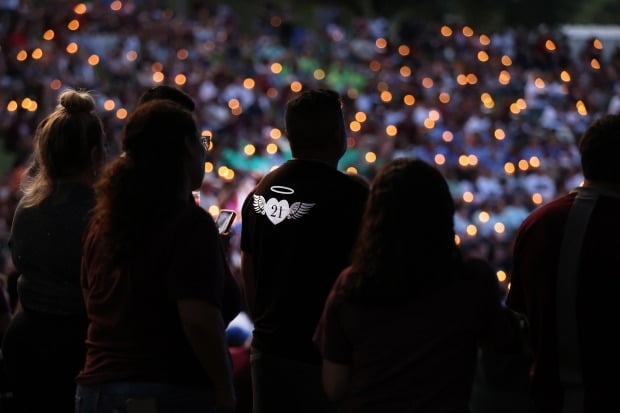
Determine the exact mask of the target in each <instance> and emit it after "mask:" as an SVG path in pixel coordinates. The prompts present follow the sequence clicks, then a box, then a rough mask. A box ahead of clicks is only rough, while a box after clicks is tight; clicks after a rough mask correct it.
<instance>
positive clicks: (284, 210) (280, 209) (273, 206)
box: [265, 198, 290, 225]
mask: <svg viewBox="0 0 620 413" xmlns="http://www.w3.org/2000/svg"><path fill="white" fill-rule="evenodd" d="M289 209H290V208H289V205H288V201H287V200H286V199H283V200H282V201H278V200H277V199H275V198H269V200H268V201H267V203H266V204H265V215H267V218H269V221H271V223H272V224H274V225H277V224H279V223H280V222H282V221H284V220H285V219H286V217H287V216H288V212H289Z"/></svg>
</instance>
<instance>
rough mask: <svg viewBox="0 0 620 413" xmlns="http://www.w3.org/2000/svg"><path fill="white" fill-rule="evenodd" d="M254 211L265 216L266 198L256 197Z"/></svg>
mask: <svg viewBox="0 0 620 413" xmlns="http://www.w3.org/2000/svg"><path fill="white" fill-rule="evenodd" d="M253 205H254V211H256V212H257V213H259V214H261V215H265V197H263V196H261V195H256V194H255V195H254V203H253Z"/></svg>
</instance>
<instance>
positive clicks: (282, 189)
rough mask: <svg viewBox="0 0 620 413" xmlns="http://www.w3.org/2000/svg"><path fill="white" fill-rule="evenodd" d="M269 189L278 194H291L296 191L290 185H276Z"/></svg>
mask: <svg viewBox="0 0 620 413" xmlns="http://www.w3.org/2000/svg"><path fill="white" fill-rule="evenodd" d="M269 189H271V191H272V192H275V193H277V194H284V195H290V194H293V193H295V190H294V189H293V188H289V187H288V186H281V185H274V186H272V187H271V188H269Z"/></svg>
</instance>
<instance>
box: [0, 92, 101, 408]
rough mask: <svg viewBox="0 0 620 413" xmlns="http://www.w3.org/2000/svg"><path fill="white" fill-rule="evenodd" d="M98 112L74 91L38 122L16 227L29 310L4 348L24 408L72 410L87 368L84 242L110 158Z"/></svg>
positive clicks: (15, 251)
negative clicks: (78, 379) (97, 184)
mask: <svg viewBox="0 0 620 413" xmlns="http://www.w3.org/2000/svg"><path fill="white" fill-rule="evenodd" d="M94 108H95V101H94V99H93V98H92V96H90V95H89V94H87V93H80V92H76V91H72V90H68V91H65V92H63V93H62V94H61V95H60V97H59V105H58V106H57V108H56V110H55V111H54V112H53V113H52V114H50V115H49V116H48V117H46V118H45V119H44V120H43V121H42V122H41V123H40V124H39V127H38V128H37V134H36V139H37V145H36V147H35V160H34V162H33V164H32V165H31V167H30V169H29V170H28V172H27V176H26V178H25V181H24V185H23V190H24V196H23V197H22V199H21V200H20V202H19V204H18V206H17V209H16V211H15V217H14V219H13V224H12V227H11V238H10V240H9V246H10V248H11V254H12V257H13V261H14V263H15V267H16V269H17V271H18V272H19V274H20V275H19V279H18V282H17V290H18V295H19V305H20V306H21V308H22V311H21V312H19V313H18V314H17V315H16V316H15V318H14V319H13V320H12V322H11V325H10V327H9V330H8V331H7V333H6V336H5V339H4V342H3V348H2V351H3V355H4V357H5V364H6V369H7V374H8V376H9V379H10V380H11V381H12V385H13V391H14V394H15V399H16V402H15V404H16V406H17V408H18V409H24V410H25V411H39V410H43V409H50V410H55V411H66V410H67V409H71V408H72V407H73V396H74V393H75V381H74V378H75V375H76V374H77V373H78V371H79V369H80V368H81V366H82V364H83V363H84V353H85V346H84V338H85V335H86V326H87V319H86V313H85V310H84V301H83V298H82V290H81V288H80V281H79V280H80V260H81V251H82V237H83V235H84V231H85V228H86V225H87V222H88V218H89V213H90V210H91V209H92V207H93V206H94V192H93V188H92V185H93V183H94V181H95V179H96V177H97V175H98V173H99V170H100V168H101V166H102V164H103V161H104V158H105V153H104V144H103V136H104V135H103V129H102V125H101V121H100V120H99V118H98V117H97V115H96V114H95V112H94Z"/></svg>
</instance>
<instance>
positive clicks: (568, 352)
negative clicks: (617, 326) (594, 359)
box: [556, 187, 599, 413]
mask: <svg viewBox="0 0 620 413" xmlns="http://www.w3.org/2000/svg"><path fill="white" fill-rule="evenodd" d="M576 192H577V196H576V197H575V201H574V202H573V205H572V206H571V209H570V211H569V213H568V220H567V222H566V226H565V228H564V237H563V238H562V246H561V249H560V260H559V263H558V278H557V287H556V316H557V333H558V367H559V373H560V382H561V384H562V387H563V389H564V404H563V410H562V412H563V413H580V412H583V409H584V390H583V372H582V365H581V362H582V360H581V352H580V349H579V336H578V331H577V330H578V329H577V309H576V302H577V275H578V273H579V263H580V260H581V251H582V246H583V239H584V237H585V233H586V229H587V227H588V222H589V220H590V215H591V214H592V211H593V210H594V206H595V204H596V201H597V199H598V196H599V192H598V191H597V190H596V189H594V188H589V187H581V188H578V189H576Z"/></svg>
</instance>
